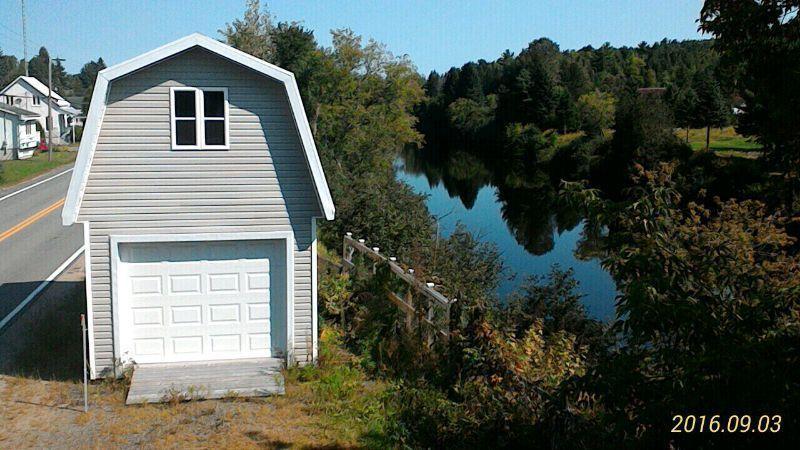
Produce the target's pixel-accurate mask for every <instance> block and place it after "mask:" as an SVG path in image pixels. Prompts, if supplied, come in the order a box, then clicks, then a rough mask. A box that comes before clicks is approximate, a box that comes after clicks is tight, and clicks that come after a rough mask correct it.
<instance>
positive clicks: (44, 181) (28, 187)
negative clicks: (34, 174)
mask: <svg viewBox="0 0 800 450" xmlns="http://www.w3.org/2000/svg"><path fill="white" fill-rule="evenodd" d="M69 172H72V167H70V168H69V169H67V170H65V171H63V172H59V173H57V174H55V175H53V176H52V177H49V178H45V179H44V180H42V181H37V182H36V183H33V184H32V185H30V186H25V187H24V188H22V189H19V190H17V191H14V192H12V193H10V194H8V195H6V196H3V197H0V202H2V201H3V200H6V199H9V198H11V197H13V196H15V195H17V194H20V193H23V192H25V191H27V190H28V189H33V188H35V187H36V186H39V185H40V184H43V183H47V182H48V181H50V180H52V179H54V178H58V177H60V176H61V175H64V174H65V173H69Z"/></svg>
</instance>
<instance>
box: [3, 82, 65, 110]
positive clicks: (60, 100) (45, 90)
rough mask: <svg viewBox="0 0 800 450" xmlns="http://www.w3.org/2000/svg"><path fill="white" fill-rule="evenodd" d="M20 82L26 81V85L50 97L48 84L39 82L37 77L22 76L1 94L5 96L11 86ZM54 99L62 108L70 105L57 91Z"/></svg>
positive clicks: (54, 93)
mask: <svg viewBox="0 0 800 450" xmlns="http://www.w3.org/2000/svg"><path fill="white" fill-rule="evenodd" d="M18 81H24V82H25V83H27V84H28V85H29V86H30V87H32V88H33V89H34V90H36V91H38V92H39V93H40V94H42V95H43V96H44V97H47V96H48V94H49V92H50V89H48V88H47V85H46V84H44V83H42V82H41V81H39V80H38V79H36V78H35V77H28V76H25V75H21V76H18V77H17V78H15V79H14V81H12V82H11V83H8V86H6V87H5V88H3V90H2V91H0V94H3V93H5V92H6V90H8V88H10V87H11V86H13V85H14V84H15V83H16V82H18ZM53 98H54V99H55V100H56V102H57V103H59V104H63V105H62V106H67V105H69V102H68V101H66V100H65V99H64V97H62V96H60V95H58V92H56V91H53Z"/></svg>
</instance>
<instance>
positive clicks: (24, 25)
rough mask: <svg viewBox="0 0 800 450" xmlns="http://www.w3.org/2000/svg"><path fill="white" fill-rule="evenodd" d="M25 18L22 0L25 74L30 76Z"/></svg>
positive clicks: (23, 0)
mask: <svg viewBox="0 0 800 450" xmlns="http://www.w3.org/2000/svg"><path fill="white" fill-rule="evenodd" d="M26 22H27V20H26V19H25V0H22V55H23V58H24V61H25V76H26V77H27V76H28V25H27V23H26Z"/></svg>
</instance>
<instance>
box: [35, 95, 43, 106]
mask: <svg viewBox="0 0 800 450" xmlns="http://www.w3.org/2000/svg"><path fill="white" fill-rule="evenodd" d="M33 104H34V105H40V104H42V98H41V97H39V96H38V95H34V96H33Z"/></svg>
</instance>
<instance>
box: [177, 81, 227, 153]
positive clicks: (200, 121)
mask: <svg viewBox="0 0 800 450" xmlns="http://www.w3.org/2000/svg"><path fill="white" fill-rule="evenodd" d="M180 91H183V92H194V117H193V118H188V117H175V92H180ZM206 92H222V101H223V116H222V117H211V118H209V117H206V115H205V104H206V103H205V95H204V94H205V93H206ZM192 119H194V123H195V144H194V145H179V144H178V143H177V142H176V139H177V134H176V133H175V121H177V120H192ZM206 120H214V121H223V122H224V125H225V144H223V145H208V144H206ZM169 129H170V143H171V144H172V150H228V149H230V144H231V141H230V139H231V137H230V119H229V116H228V88H226V87H193V86H174V87H170V88H169Z"/></svg>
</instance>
